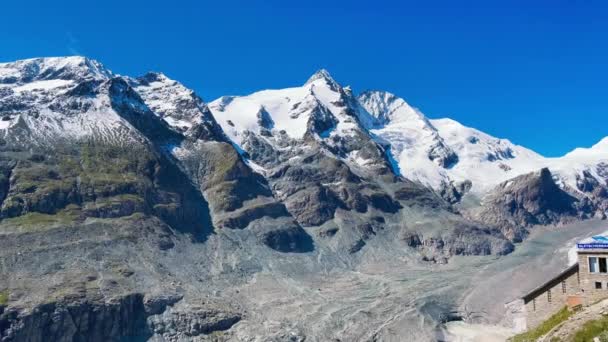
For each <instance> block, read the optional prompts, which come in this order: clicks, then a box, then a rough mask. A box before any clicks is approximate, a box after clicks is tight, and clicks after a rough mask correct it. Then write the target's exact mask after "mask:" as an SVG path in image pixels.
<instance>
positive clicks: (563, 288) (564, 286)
mask: <svg viewBox="0 0 608 342" xmlns="http://www.w3.org/2000/svg"><path fill="white" fill-rule="evenodd" d="M562 293H566V281H565V280H564V281H562Z"/></svg>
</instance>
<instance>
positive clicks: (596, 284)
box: [595, 281, 602, 289]
mask: <svg viewBox="0 0 608 342" xmlns="http://www.w3.org/2000/svg"><path fill="white" fill-rule="evenodd" d="M595 288H596V289H601V288H602V283H601V282H599V281H596V282H595Z"/></svg>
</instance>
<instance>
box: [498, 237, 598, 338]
mask: <svg viewBox="0 0 608 342" xmlns="http://www.w3.org/2000/svg"><path fill="white" fill-rule="evenodd" d="M576 252H577V263H576V264H574V265H572V266H570V267H568V268H567V269H566V270H564V271H563V272H561V273H560V274H558V275H556V276H555V277H553V278H551V279H550V280H548V281H547V282H545V283H544V284H542V285H540V286H538V287H537V288H535V289H534V290H532V291H530V292H529V293H527V294H525V295H524V296H523V297H521V298H519V299H517V300H515V301H513V302H511V303H508V304H506V307H507V314H508V315H509V316H510V318H511V319H512V320H513V325H514V328H515V330H516V331H518V332H521V331H525V330H527V329H532V328H534V327H536V326H537V325H538V324H540V323H541V322H543V321H544V320H546V319H547V318H549V317H550V316H551V315H553V314H554V313H556V312H558V311H559V310H560V309H562V308H563V307H564V306H567V307H568V308H569V309H573V308H576V307H577V306H586V305H590V304H593V303H595V302H597V301H598V300H600V299H604V298H608V237H606V236H601V235H600V236H594V237H592V238H589V239H585V240H583V241H581V242H579V243H577V244H576Z"/></svg>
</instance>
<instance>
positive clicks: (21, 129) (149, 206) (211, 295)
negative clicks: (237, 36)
mask: <svg viewBox="0 0 608 342" xmlns="http://www.w3.org/2000/svg"><path fill="white" fill-rule="evenodd" d="M606 157H608V139H604V140H602V141H601V142H599V143H598V144H596V145H595V146H593V147H591V148H588V149H576V150H575V151H573V152H571V153H569V154H567V155H566V156H564V157H562V158H544V157H542V156H540V155H538V154H536V153H534V152H532V151H530V150H528V149H525V148H523V147H521V146H517V145H514V144H512V143H510V142H509V141H508V140H504V139H498V138H494V137H492V136H489V135H487V134H484V133H483V132H480V131H478V130H475V129H472V128H468V127H465V126H462V125H460V124H459V123H457V122H455V121H453V120H449V119H439V120H433V119H428V118H426V117H425V116H424V114H422V113H421V112H420V111H419V110H417V109H415V108H413V107H411V106H410V105H408V104H407V103H406V102H405V101H404V100H403V99H400V98H398V97H397V96H395V95H392V94H390V93H387V92H381V91H368V92H364V93H362V94H360V95H358V96H357V95H355V94H354V93H353V91H352V89H350V88H349V87H343V86H342V85H340V84H339V83H338V82H337V81H336V80H334V79H333V78H332V77H331V76H330V75H329V73H328V72H327V71H325V70H320V71H319V72H317V73H315V74H314V75H313V76H312V77H310V79H309V80H308V81H307V82H305V83H304V84H303V85H301V86H296V87H293V88H288V89H278V90H264V91H260V92H256V93H254V94H251V95H247V96H224V97H221V98H219V99H217V100H215V101H213V102H211V103H210V104H209V105H207V104H206V103H205V102H204V101H203V100H202V98H201V97H199V96H198V95H197V94H196V93H195V92H194V91H192V90H190V89H188V88H187V87H185V86H184V85H183V84H181V83H179V82H178V81H175V80H171V79H170V78H169V77H167V76H166V75H164V74H162V73H156V72H151V73H148V74H145V75H143V76H141V77H128V76H122V75H117V74H114V73H112V72H111V71H109V70H108V69H107V68H105V67H104V66H103V65H102V64H101V63H98V62H96V61H93V60H90V59H87V58H84V57H59V58H36V59H29V60H23V61H17V62H12V63H1V64H0V265H2V267H0V272H1V274H0V295H2V296H3V297H4V298H6V297H7V295H5V293H6V291H8V293H10V296H8V299H3V300H2V301H0V336H2V338H4V339H6V338H5V336H8V338H9V340H12V339H14V340H29V339H32V338H33V339H36V340H44V339H45V338H46V337H47V336H46V334H55V335H53V336H54V337H56V339H62V340H73V339H74V338H75V337H74V336H79V337H78V338H84V339H86V337H94V338H97V339H99V338H103V339H106V340H120V339H124V338H126V337H128V338H134V336H136V337H137V338H139V337H141V338H142V339H147V338H155V339H158V340H165V339H167V340H176V339H180V338H182V337H184V338H187V339H189V338H190V337H192V336H195V337H196V336H202V335H208V334H211V333H213V334H215V332H219V331H222V334H223V333H224V332H226V331H227V330H229V331H228V332H226V333H227V334H232V332H233V331H234V330H233V329H241V330H239V332H240V333H242V335H240V336H252V335H253V334H255V332H260V331H262V332H263V334H266V335H269V336H270V335H272V336H271V337H270V338H269V339H271V340H274V339H276V340H283V339H285V337H286V336H289V338H292V337H293V336H295V335H294V334H295V333H294V331H296V330H294V327H297V324H301V323H302V322H297V324H296V323H294V320H293V319H291V320H290V319H283V318H282V317H280V318H279V320H280V322H278V321H277V320H276V318H277V317H276V316H272V315H271V313H269V311H272V310H261V309H260V306H259V305H256V302H255V301H251V299H252V298H254V297H255V298H256V299H260V298H261V300H262V301H266V304H267V305H268V307H270V306H272V307H275V306H276V305H285V304H284V303H277V302H276V301H273V298H274V297H277V293H282V292H275V291H276V289H275V288H274V287H273V286H275V285H277V284H278V286H279V287H283V286H287V287H285V288H283V289H281V290H280V291H284V290H285V289H287V290H288V291H291V290H293V293H294V294H296V295H297V296H299V295H303V296H309V297H307V298H311V297H310V296H312V297H314V298H316V299H315V300H319V301H322V302H327V298H330V299H331V298H332V297H329V296H331V292H325V291H323V295H321V294H320V292H318V291H316V289H317V288H319V291H320V287H317V286H320V285H319V284H321V283H322V282H328V283H331V282H333V281H334V280H335V278H333V277H334V276H335V275H337V274H340V273H341V272H344V271H345V270H346V271H348V272H350V271H354V272H353V273H351V274H349V276H348V278H349V280H348V281H346V282H343V283H341V282H338V283H337V284H336V286H338V287H341V288H340V291H339V292H340V293H344V292H343V289H344V287H348V288H351V287H352V288H357V287H367V286H362V285H361V284H364V283H361V282H362V281H363V282H367V281H370V280H371V281H372V282H373V283H374V285H373V286H372V287H369V288H366V289H365V291H364V295H363V296H364V298H365V299H364V300H363V301H361V302H359V303H362V302H369V294H370V293H377V292H378V291H377V290H376V287H377V286H381V287H382V288H383V289H385V288H389V287H385V285H388V284H390V283H385V280H382V279H381V277H379V276H378V274H375V275H374V276H373V277H371V278H369V279H370V280H366V279H365V278H368V277H367V276H365V277H362V275H363V273H361V272H359V271H360V270H362V269H366V268H367V269H369V268H373V269H374V270H377V269H378V268H377V267H376V265H386V266H387V267H386V268H388V265H390V267H392V265H395V266H396V267H397V268H403V269H404V270H406V273H407V270H408V269H407V267H413V269H415V270H417V271H418V270H423V269H424V267H425V265H427V264H428V263H441V264H443V263H448V262H450V258H451V257H452V256H455V255H462V256H466V255H504V254H508V253H510V252H511V251H513V249H514V248H515V246H514V244H513V242H516V241H520V240H522V239H523V238H525V237H526V235H527V233H528V229H530V227H531V226H532V225H536V224H547V225H549V224H555V223H560V222H566V221H568V220H575V219H585V218H588V217H592V216H593V215H598V216H601V215H604V213H605V212H606V210H608V205H607V204H608V186H607V185H606V181H607V178H608V161H607V160H606ZM466 196H470V197H466ZM383 267H384V266H383ZM406 273H404V274H406ZM418 273H437V272H426V271H424V272H413V273H412V274H418ZM302 274H304V275H305V276H306V277H308V279H306V283H305V284H306V286H307V287H310V288H311V289H313V290H311V291H309V290H307V289H305V287H304V286H302V284H304V283H302V282H300V281H301V279H298V277H300V276H301V275H302ZM351 275H354V276H351ZM410 276H411V274H408V275H407V277H410ZM324 277H328V278H325V279H323V278H324ZM459 277H460V275H459ZM310 279H323V281H322V282H321V283H317V280H314V281H313V282H312V283H311V282H309V281H310ZM398 279H399V281H398V282H399V283H403V281H402V280H401V279H404V278H402V277H401V276H400V277H399V278H398ZM378 282H379V283H378ZM390 282H391V283H392V282H393V281H392V280H391V281H390ZM311 284H314V285H312V286H309V285H311ZM400 286H401V285H400ZM413 286H415V287H418V288H419V287H420V286H419V283H416V284H414V285H413ZM243 289H245V291H240V290H243ZM303 289H304V290H303ZM249 290H253V291H254V292H250V291H249ZM370 290H371V291H370ZM349 291H350V290H349ZM404 293H405V292H404ZM258 294H261V295H258ZM435 294H436V293H433V295H435ZM393 295H394V297H383V299H380V301H382V300H387V298H389V300H392V299H393V298H401V299H402V294H401V293H394V294H393ZM325 296H328V297H325ZM348 296H350V292H349V293H348ZM348 296H341V297H348ZM415 297H417V296H415ZM282 298H283V297H282V296H281V300H282ZM417 300H418V299H414V297H412V299H411V300H410V299H409V297H408V299H407V302H408V303H407V305H413V306H412V307H411V309H412V310H414V311H415V310H419V309H420V308H421V307H423V306H424V305H419V304H420V303H419V302H417ZM380 301H379V302H377V303H380ZM6 303H8V304H6ZM49 303H51V304H49ZM352 303H353V302H349V304H348V306H349V307H352ZM412 303H413V304H412ZM295 305H298V308H301V306H299V305H300V303H299V302H298V303H296V304H295ZM357 305H358V304H357ZM373 306H374V307H375V308H376V309H378V310H380V311H379V312H380V315H379V316H378V317H381V316H382V315H385V311H386V310H385V307H384V304H383V305H381V306H378V305H377V304H376V300H374V303H373ZM283 308H284V309H285V307H283ZM293 308H295V307H294V306H290V307H289V308H288V309H286V310H288V311H290V312H292V311H294V310H292V309H293ZM334 309H335V308H332V310H334ZM298 310H299V309H298ZM315 310H316V309H315ZM420 310H423V309H420ZM437 310H439V309H436V308H434V307H433V308H431V309H430V310H427V309H426V308H425V309H424V310H423V311H425V313H424V314H425V315H427V314H428V313H427V311H432V312H435V311H437ZM296 311H297V310H296ZM73 312H77V313H78V314H77V315H73V314H72V313H73ZM117 312H119V313H121V314H120V315H117V314H116V313H117ZM402 312H403V307H401V306H399V307H398V308H397V309H395V311H392V310H391V311H390V313H389V314H388V315H389V316H390V317H385V316H382V319H381V320H378V321H370V322H368V320H369V315H365V319H364V320H363V321H365V322H368V324H369V325H370V326H379V325H382V324H383V323H385V322H386V321H387V320H393V319H394V318H395V317H397V316H398V315H401V313H402ZM313 313H316V311H313ZM319 316H324V315H316V314H311V315H307V316H306V317H305V319H304V323H306V325H304V327H305V329H303V330H304V331H306V333H307V334H308V333H311V334H312V335H311V336H312V339H313V340H315V339H318V340H326V339H327V337H328V336H334V335H332V334H333V332H334V331H338V335H339V334H340V333H343V332H344V329H343V326H341V325H340V326H339V327H337V326H336V324H334V323H333V321H324V322H322V324H321V325H319V324H317V323H318V321H316V319H317V317H319ZM49 317H51V318H52V320H51V319H49ZM82 317H85V318H87V321H86V322H83V321H81V319H82ZM117 317H119V318H120V319H117ZM241 317H247V320H244V321H243V323H242V324H239V325H238V327H237V328H233V325H235V323H236V322H238V321H239V320H241ZM356 317H357V320H360V316H359V315H358V313H357V314H356ZM425 317H426V316H425ZM442 317H445V316H442ZM299 318H300V317H298V319H299ZM299 320H300V321H301V319H299ZM341 324H342V323H341ZM66 326H67V327H74V329H71V328H70V329H65V327H66ZM312 326H323V327H324V328H323V329H322V330H319V331H317V329H316V328H311V327H312ZM349 326H351V325H349ZM352 326H354V325H352ZM352 326H351V327H352ZM40 327H43V328H40ZM260 327H262V328H260ZM258 329H262V330H258ZM324 329H328V330H327V331H329V332H331V333H329V334H328V333H326V332H324V331H325V330H324ZM336 329H337V330H336ZM349 329H350V328H349ZM269 331H272V332H269ZM138 334H141V336H139V335H138ZM235 334H236V333H235ZM365 334H367V333H365ZM365 334H364V335H361V334H358V335H357V334H355V335H352V336H358V337H361V336H367V337H366V338H356V337H355V338H353V340H357V339H369V338H371V337H373V338H376V337H379V338H382V336H381V335H376V333H375V332H374V335H373V336H369V335H365ZM338 335H335V336H338ZM32 336H34V337H32ZM211 336H215V335H211ZM222 336H224V335H222ZM273 336H274V337H273ZM229 337H237V335H229ZM275 337H276V338H275ZM300 337H302V338H300ZM304 337H305V335H302V334H300V332H299V330H298V331H297V338H298V339H301V340H303V339H304ZM317 337H318V338H317Z"/></svg>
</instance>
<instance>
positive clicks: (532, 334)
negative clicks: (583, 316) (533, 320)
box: [509, 307, 572, 342]
mask: <svg viewBox="0 0 608 342" xmlns="http://www.w3.org/2000/svg"><path fill="white" fill-rule="evenodd" d="M570 316H572V312H571V311H569V310H568V308H567V307H564V308H563V309H561V310H560V311H558V312H557V313H555V314H554V315H553V316H551V317H549V318H548V319H547V320H546V321H544V322H543V323H541V324H540V325H539V326H538V327H536V328H534V329H532V330H529V331H526V332H524V333H521V334H519V335H515V336H513V337H511V338H510V339H509V341H510V342H534V341H536V340H537V339H538V338H540V337H541V336H543V335H545V334H546V333H548V332H549V331H551V329H553V328H555V327H556V326H558V325H559V324H560V323H562V322H564V321H565V320H567V319H568V317H570Z"/></svg>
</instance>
